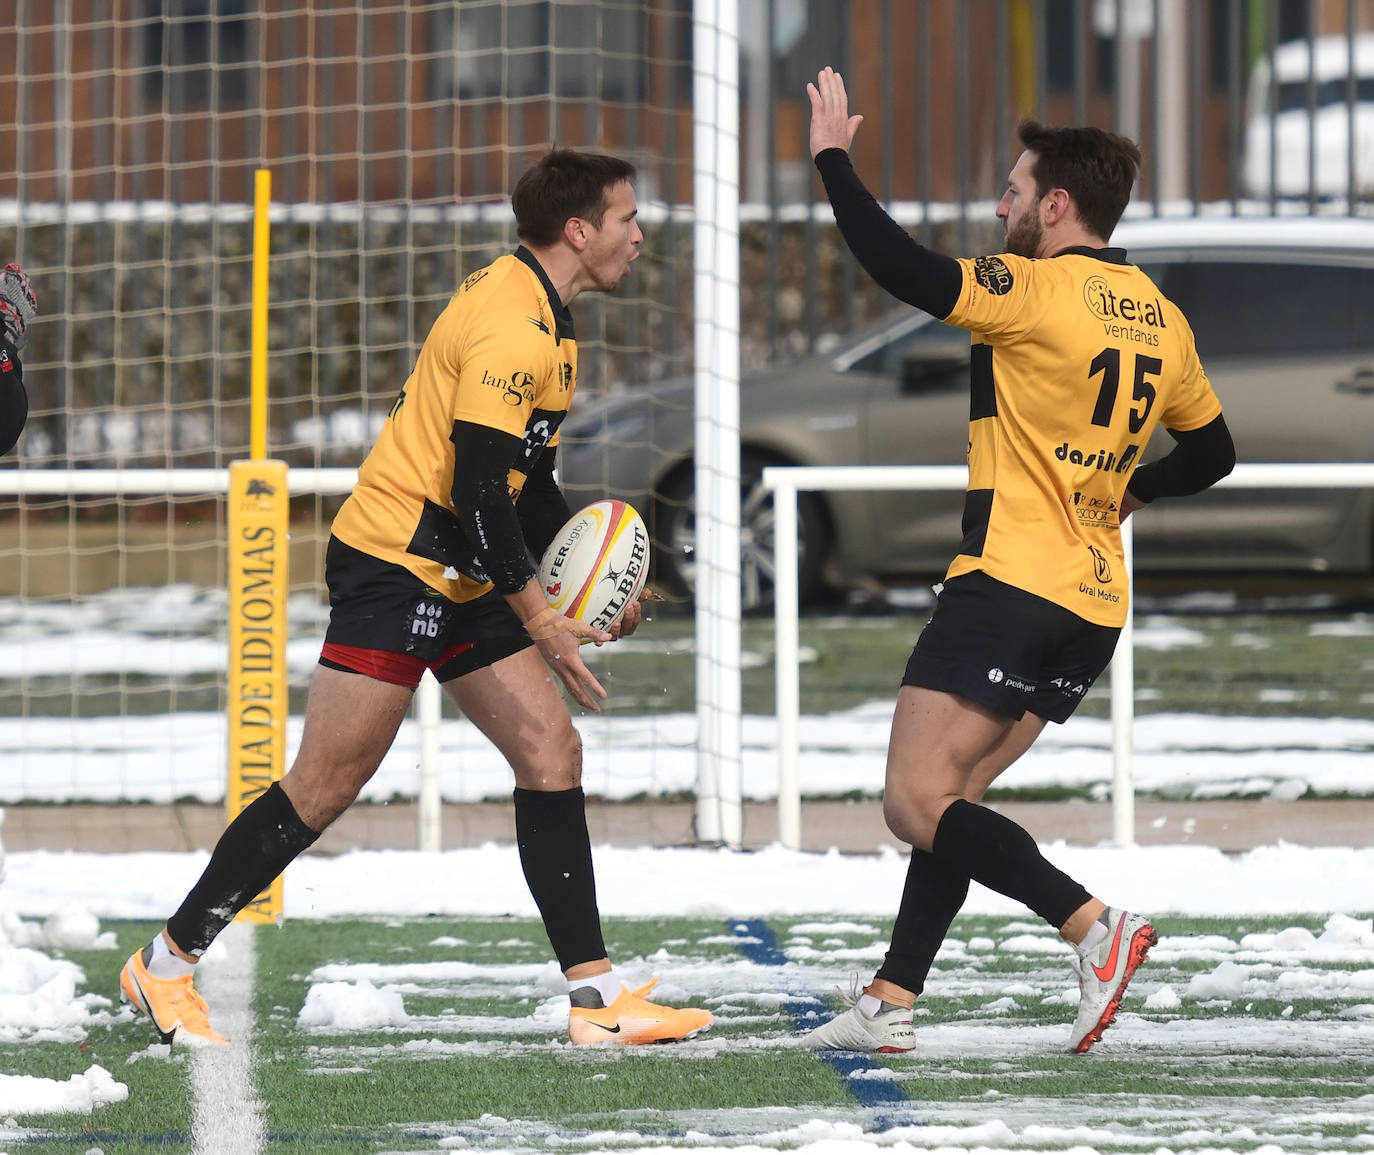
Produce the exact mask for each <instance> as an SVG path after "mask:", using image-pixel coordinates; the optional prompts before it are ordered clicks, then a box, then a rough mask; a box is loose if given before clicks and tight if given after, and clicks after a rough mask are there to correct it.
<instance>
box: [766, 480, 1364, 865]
mask: <svg viewBox="0 0 1374 1155" xmlns="http://www.w3.org/2000/svg"><path fill="white" fill-rule="evenodd" d="M763 484H764V487H765V488H766V489H770V490H772V492H773V515H774V529H773V532H774V538H773V551H774V560H775V565H776V573H775V575H774V586H773V599H774V601H773V623H774V656H773V662H774V679H775V680H774V686H775V692H776V700H775V707H774V708H775V711H776V714H777V725H778V730H777V733H778V841H779V842H781V843H782V845H783V846H786V847H789V848H791V849H793V850H799V849H801V781H800V762H801V757H800V723H801V662H800V642H799V630H800V623H799V605H798V584H797V494H798V493H799V492H802V491H808V492H811V491H816V490H831V491H835V490H893V489H907V490H961V489H965V488H967V486H968V470H967V468H966V467H965V466H962V465H837V466H778V465H774V466H769V467H768V468H766V469H765V470H764V471H763ZM1218 485H1219V486H1221V487H1224V488H1228V489H1265V488H1270V487H1287V488H1291V489H1346V488H1350V489H1356V488H1364V487H1365V486H1374V462H1360V463H1354V464H1337V463H1329V464H1265V465H1238V466H1236V468H1235V471H1234V472H1233V473H1232V474H1231V475H1230V476H1229V477H1226V478H1224V479H1223V480H1222V481H1220V482H1219V483H1218ZM1121 539H1122V545H1123V547H1124V549H1125V555H1126V572H1127V574H1128V576H1129V577H1130V578H1131V579H1132V580H1133V579H1134V569H1133V561H1134V557H1133V554H1134V550H1133V539H1134V533H1133V528H1132V525H1131V522H1130V520H1129V519H1128V520H1127V521H1126V524H1125V525H1123V526H1122V527H1121ZM1133 619H1134V614H1133V611H1132V610H1131V609H1129V608H1128V609H1127V612H1126V625H1125V626H1124V628H1123V629H1122V631H1121V639H1120V641H1119V642H1118V643H1117V647H1116V656H1115V657H1114V658H1113V659H1112V664H1111V717H1112V838H1113V841H1114V842H1115V843H1116V844H1117V845H1119V846H1129V845H1132V844H1134V842H1135V770H1134V725H1135V659H1134V652H1133V639H1134V625H1133Z"/></svg>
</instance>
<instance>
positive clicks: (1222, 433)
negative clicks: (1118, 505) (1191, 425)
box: [1126, 416, 1236, 502]
mask: <svg viewBox="0 0 1374 1155" xmlns="http://www.w3.org/2000/svg"><path fill="white" fill-rule="evenodd" d="M1169 436H1170V437H1172V438H1173V439H1174V440H1175V441H1176V442H1178V444H1177V445H1176V446H1174V449H1173V451H1172V452H1170V453H1168V454H1166V455H1165V456H1163V457H1161V458H1160V459H1159V460H1158V461H1151V462H1150V463H1149V464H1147V465H1142V466H1141V467H1140V468H1139V469H1137V470H1136V471H1135V473H1133V474H1132V475H1131V480H1130V482H1129V483H1128V484H1127V486H1126V489H1127V491H1128V492H1129V493H1130V494H1131V496H1132V497H1135V498H1138V499H1139V500H1141V501H1144V502H1151V501H1154V499H1155V498H1157V497H1187V496H1188V495H1189V494H1193V493H1201V492H1202V491H1203V490H1204V489H1206V488H1207V487H1208V486H1209V485H1215V484H1216V483H1217V482H1218V481H1220V480H1221V479H1222V478H1223V477H1225V476H1226V475H1227V474H1228V473H1230V472H1231V470H1232V469H1234V468H1235V465H1236V446H1235V443H1234V442H1233V441H1232V440H1231V431H1230V430H1229V429H1227V428H1226V419H1225V418H1224V417H1220V416H1218V417H1217V418H1216V419H1215V420H1213V421H1209V422H1208V423H1207V424H1206V425H1204V426H1202V428H1201V429H1190V430H1188V431H1187V432H1180V431H1179V430H1177V429H1170V430H1169Z"/></svg>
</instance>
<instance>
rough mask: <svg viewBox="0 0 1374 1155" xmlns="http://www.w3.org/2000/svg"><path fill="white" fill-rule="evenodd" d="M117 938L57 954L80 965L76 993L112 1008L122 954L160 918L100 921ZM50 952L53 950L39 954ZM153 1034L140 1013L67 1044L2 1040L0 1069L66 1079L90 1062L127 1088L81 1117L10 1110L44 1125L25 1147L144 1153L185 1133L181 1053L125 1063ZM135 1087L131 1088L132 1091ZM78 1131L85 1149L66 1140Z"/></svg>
mask: <svg viewBox="0 0 1374 1155" xmlns="http://www.w3.org/2000/svg"><path fill="white" fill-rule="evenodd" d="M102 929H104V930H113V931H115V933H116V934H117V936H118V939H119V947H118V949H117V950H100V951H70V952H66V953H65V954H64V955H63V957H65V958H68V959H70V960H71V961H72V962H75V963H77V964H78V965H79V966H81V967H82V969H83V970H84V971H85V975H86V982H85V984H84V985H83V986H80V987H78V991H77V993H78V994H83V993H89V994H96V995H100V996H102V997H104V998H107V999H109V1000H110V1002H111V1008H109V1009H115V1008H117V1007H118V1005H119V1003H118V999H119V970H120V968H121V967H122V966H123V965H124V960H125V959H126V958H128V957H129V955H130V954H131V953H132V952H133V951H134V950H135V949H136V948H137V947H139V946H141V945H142V944H143V943H146V942H147V941H148V939H149V938H150V937H151V936H152V935H153V934H155V933H156V932H157V931H158V930H159V929H161V924H160V923H147V922H139V923H133V922H115V923H108V924H105V925H104V926H103V928H102ZM46 953H49V954H51V953H53V952H46ZM156 1042H157V1039H156V1037H155V1035H154V1033H153V1031H152V1029H151V1027H150V1026H149V1025H148V1021H147V1020H146V1019H143V1018H140V1019H137V1020H129V1021H126V1022H116V1023H113V1024H111V1025H110V1026H99V1027H94V1028H92V1029H91V1030H90V1031H89V1032H88V1033H87V1037H86V1038H85V1040H83V1041H82V1042H81V1043H79V1044H70V1043H34V1042H25V1043H8V1044H0V1073H5V1074H22V1075H33V1076H37V1077H39V1078H44V1079H55V1080H57V1081H59V1082H66V1081H67V1080H68V1079H70V1078H71V1077H72V1076H73V1075H80V1074H83V1073H84V1072H85V1071H87V1070H88V1069H89V1068H91V1067H92V1066H101V1067H104V1068H105V1070H107V1071H109V1072H110V1074H111V1076H113V1078H114V1079H115V1081H116V1082H120V1083H124V1084H126V1085H128V1086H129V1088H130V1094H129V1097H128V1098H127V1099H126V1100H125V1101H124V1102H122V1103H112V1104H109V1105H107V1106H101V1107H97V1108H96V1110H95V1111H94V1113H93V1114H92V1115H91V1116H89V1117H86V1118H78V1117H73V1116H70V1115H26V1114H23V1113H19V1114H16V1115H15V1116H14V1118H15V1121H16V1122H17V1123H18V1124H19V1125H20V1126H21V1127H24V1128H28V1129H33V1130H34V1131H37V1132H40V1133H41V1132H43V1131H51V1132H52V1134H53V1136H54V1138H53V1140H52V1141H51V1142H45V1141H42V1140H34V1141H31V1142H28V1143H25V1144H24V1145H23V1147H22V1150H24V1151H25V1152H30V1151H34V1152H38V1151H48V1150H52V1151H62V1152H64V1153H65V1155H71V1152H72V1151H73V1150H77V1151H84V1150H87V1149H88V1148H89V1147H91V1146H98V1147H99V1148H100V1149H101V1150H102V1151H103V1152H105V1155H115V1153H116V1152H124V1151H144V1150H146V1149H147V1145H148V1144H149V1143H156V1144H164V1143H167V1142H172V1143H173V1144H175V1142H176V1140H177V1139H178V1138H184V1137H186V1136H189V1135H190V1131H191V1105H190V1097H189V1094H188V1085H189V1084H188V1073H189V1070H190V1068H189V1065H188V1060H187V1058H186V1055H185V1053H184V1052H182V1053H180V1054H179V1055H175V1057H174V1058H173V1060H172V1061H170V1062H169V1061H166V1060H163V1059H154V1058H148V1059H141V1060H139V1061H137V1062H135V1063H133V1064H132V1065H131V1064H130V1063H129V1058H130V1056H132V1055H136V1054H138V1053H139V1052H140V1051H143V1050H145V1049H146V1048H147V1047H148V1046H149V1045H150V1044H153V1043H156ZM135 1086H137V1088H138V1093H137V1094H135V1093H134V1090H133V1089H134V1087H135ZM82 1136H85V1137H86V1138H88V1139H89V1140H90V1142H89V1143H88V1144H87V1147H77V1148H74V1147H73V1142H74V1141H76V1140H77V1139H80V1138H81V1137H82Z"/></svg>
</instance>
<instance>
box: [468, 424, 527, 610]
mask: <svg viewBox="0 0 1374 1155" xmlns="http://www.w3.org/2000/svg"><path fill="white" fill-rule="evenodd" d="M450 436H451V439H452V441H453V448H454V465H453V490H452V494H451V496H452V498H453V511H454V513H456V514H457V515H458V521H459V522H460V523H461V525H462V527H463V532H464V533H465V534H467V538H468V541H469V543H470V544H471V545H472V552H473V553H474V554H475V555H476V557H477V560H478V562H480V563H481V566H482V568H483V569H484V570H486V572H487V574H488V575H490V577H491V581H492V584H493V585H494V586H495V587H496V588H497V590H499V591H500V592H501V593H503V594H513V593H515V592H517V591H518V590H521V589H523V588H524V587H525V584H526V583H527V582H528V581H529V580H530V578H532V577H534V566H532V565H531V564H530V558H529V554H528V552H527V551H526V549H525V539H524V536H523V535H522V534H521V532H520V519H519V517H517V516H516V512H515V503H514V502H513V501H511V499H510V487H509V486H508V484H507V478H508V477H509V475H510V469H511V462H513V461H515V460H516V459H517V458H518V457H519V456H520V451H521V449H522V448H523V443H522V442H521V440H520V438H518V437H515V436H513V435H512V434H510V433H502V432H501V431H500V430H499V429H492V428H491V427H490V426H487V425H477V424H474V423H473V422H470V421H455V422H454V423H453V433H452V434H451V435H450Z"/></svg>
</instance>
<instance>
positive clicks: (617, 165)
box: [510, 148, 635, 245]
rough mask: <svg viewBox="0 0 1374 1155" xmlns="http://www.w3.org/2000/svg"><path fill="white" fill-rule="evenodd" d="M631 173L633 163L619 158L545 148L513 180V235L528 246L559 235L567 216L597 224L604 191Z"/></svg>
mask: <svg viewBox="0 0 1374 1155" xmlns="http://www.w3.org/2000/svg"><path fill="white" fill-rule="evenodd" d="M634 175H635V166H634V165H632V164H631V163H630V162H629V161H628V160H621V159H620V158H619V157H615V156H607V155H605V154H604V153H599V152H578V151H576V150H575V149H571V148H554V149H550V150H549V151H548V152H546V153H545V154H544V155H543V156H541V157H540V158H539V159H538V160H537V161H536V162H535V163H534V164H533V165H532V166H531V167H530V168H528V169H526V170H525V173H524V175H522V176H521V177H520V179H519V180H518V181H516V182H515V191H514V192H513V193H511V198H510V203H511V208H513V209H514V210H515V232H516V235H518V236H519V238H520V239H521V240H522V241H528V242H529V243H530V244H533V245H551V244H553V243H554V242H555V241H557V240H558V238H559V237H560V236H562V234H563V226H564V225H565V224H567V223H568V218H569V217H581V218H582V219H583V220H587V221H590V222H591V223H592V224H594V225H596V226H597V227H598V228H600V227H601V220H602V218H603V217H604V216H605V214H606V192H607V190H608V189H610V188H611V187H612V186H613V185H617V184H619V183H620V182H621V181H628V180H633V179H634Z"/></svg>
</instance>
